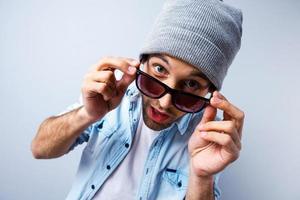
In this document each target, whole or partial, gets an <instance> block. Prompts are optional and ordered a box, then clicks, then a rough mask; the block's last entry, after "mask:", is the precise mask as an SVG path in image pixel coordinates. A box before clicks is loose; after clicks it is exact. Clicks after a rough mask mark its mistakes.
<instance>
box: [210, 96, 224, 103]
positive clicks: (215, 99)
mask: <svg viewBox="0 0 300 200" xmlns="http://www.w3.org/2000/svg"><path fill="white" fill-rule="evenodd" d="M211 100H212V102H214V103H220V102H222V99H219V98H218V97H213V98H212V99H211Z"/></svg>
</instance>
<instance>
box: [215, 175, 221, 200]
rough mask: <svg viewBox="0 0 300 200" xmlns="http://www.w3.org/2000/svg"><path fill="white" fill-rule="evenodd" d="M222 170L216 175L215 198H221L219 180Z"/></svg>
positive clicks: (216, 199)
mask: <svg viewBox="0 0 300 200" xmlns="http://www.w3.org/2000/svg"><path fill="white" fill-rule="evenodd" d="M220 176H221V172H219V173H217V174H216V175H215V176H214V196H215V200H220V199H221V188H220V187H219V180H220Z"/></svg>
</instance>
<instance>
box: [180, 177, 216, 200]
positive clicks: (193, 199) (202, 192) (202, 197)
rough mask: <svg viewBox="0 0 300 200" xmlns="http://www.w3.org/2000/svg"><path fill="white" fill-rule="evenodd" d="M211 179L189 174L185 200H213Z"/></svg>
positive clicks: (212, 180)
mask: <svg viewBox="0 0 300 200" xmlns="http://www.w3.org/2000/svg"><path fill="white" fill-rule="evenodd" d="M213 182H214V179H213V177H197V176H195V175H193V174H192V173H191V174H190V178H189V185H188V190H187V193H186V198H185V199H186V200H214V199H215V198H214V189H213Z"/></svg>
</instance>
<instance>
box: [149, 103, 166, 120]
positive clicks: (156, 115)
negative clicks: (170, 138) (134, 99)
mask: <svg viewBox="0 0 300 200" xmlns="http://www.w3.org/2000/svg"><path fill="white" fill-rule="evenodd" d="M147 114H148V116H149V118H151V119H152V120H153V121H155V122H157V123H164V122H166V121H167V120H168V119H169V118H170V116H169V115H167V114H165V113H162V112H160V111H158V110H157V109H155V108H153V107H152V106H149V107H148V108H147Z"/></svg>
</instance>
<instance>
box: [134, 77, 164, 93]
mask: <svg viewBox="0 0 300 200" xmlns="http://www.w3.org/2000/svg"><path fill="white" fill-rule="evenodd" d="M137 86H138V88H139V89H140V90H141V91H142V92H143V93H144V94H145V95H147V96H149V97H152V98H157V97H159V96H160V95H161V94H162V93H164V92H165V88H164V87H163V86H162V85H160V84H159V83H158V82H156V81H155V80H153V79H151V78H149V77H147V76H145V75H143V74H140V75H139V76H138V78H137Z"/></svg>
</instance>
